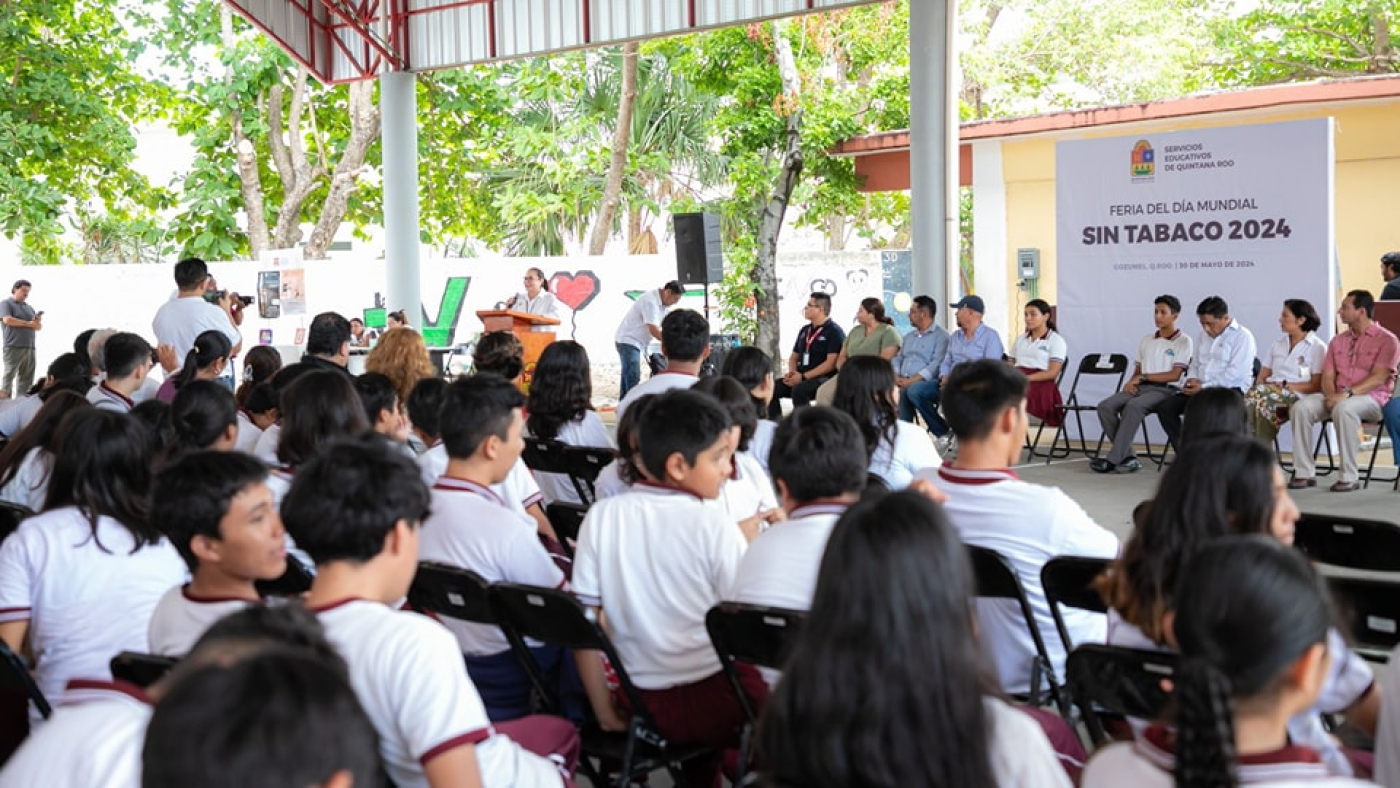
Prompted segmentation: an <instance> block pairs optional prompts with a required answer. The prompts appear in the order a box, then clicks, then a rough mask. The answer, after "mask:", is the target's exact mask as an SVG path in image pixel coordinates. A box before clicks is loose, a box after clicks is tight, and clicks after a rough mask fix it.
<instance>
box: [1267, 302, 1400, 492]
mask: <svg viewBox="0 0 1400 788" xmlns="http://www.w3.org/2000/svg"><path fill="white" fill-rule="evenodd" d="M1375 306H1376V300H1375V299H1374V298H1373V297H1372V296H1371V294H1370V293H1369V292H1367V291H1365V290H1353V291H1351V292H1350V293H1347V295H1346V298H1344V299H1342V306H1341V308H1339V309H1338V310H1337V316H1338V317H1340V318H1341V319H1342V322H1343V323H1345V324H1346V326H1347V329H1348V330H1347V331H1345V332H1343V333H1341V334H1338V335H1337V336H1336V337H1334V338H1333V339H1332V341H1331V342H1330V343H1329V344H1328V345H1327V358H1326V360H1325V361H1323V363H1322V392H1321V393H1318V394H1309V395H1307V396H1305V397H1303V398H1301V399H1299V400H1298V401H1297V402H1295V403H1294V404H1293V407H1292V408H1290V409H1289V418H1290V420H1291V421H1292V423H1293V480H1292V481H1291V482H1289V483H1288V486H1289V488H1290V489H1294V490H1297V489H1301V488H1303V487H1315V486H1317V479H1316V478H1315V476H1314V474H1315V473H1316V470H1315V468H1314V460H1313V455H1312V451H1311V449H1312V445H1313V425H1315V424H1317V423H1318V422H1320V421H1322V420H1324V419H1327V418H1330V419H1332V423H1333V424H1334V425H1335V426H1336V432H1337V444H1338V447H1337V448H1338V451H1339V452H1340V453H1341V455H1342V474H1341V478H1340V480H1338V481H1337V483H1336V484H1333V485H1332V488H1331V489H1332V492H1351V491H1352V490H1355V489H1357V488H1359V487H1360V486H1361V485H1360V484H1359V483H1358V482H1357V478H1358V476H1359V473H1358V471H1357V453H1358V452H1359V451H1360V450H1361V444H1360V441H1359V439H1358V433H1359V431H1360V429H1361V422H1363V421H1379V420H1380V418H1381V407H1382V406H1383V405H1384V404H1385V403H1386V402H1387V401H1388V400H1389V399H1390V392H1391V390H1392V389H1393V388H1394V386H1395V365H1396V363H1397V362H1400V340H1397V339H1396V338H1395V335H1394V334H1392V333H1390V332H1389V331H1387V330H1385V329H1384V328H1381V327H1380V325H1378V324H1377V323H1375V322H1373V321H1372V320H1371V316H1372V314H1373V313H1374V311H1375Z"/></svg>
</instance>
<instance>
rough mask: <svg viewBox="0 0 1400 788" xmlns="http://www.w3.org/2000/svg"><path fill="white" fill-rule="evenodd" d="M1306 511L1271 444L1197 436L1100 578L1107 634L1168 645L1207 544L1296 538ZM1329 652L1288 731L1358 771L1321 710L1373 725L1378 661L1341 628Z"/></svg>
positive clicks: (1338, 768) (1335, 763) (1145, 644)
mask: <svg viewBox="0 0 1400 788" xmlns="http://www.w3.org/2000/svg"><path fill="white" fill-rule="evenodd" d="M1298 516H1299V515H1298V507H1297V506H1296V505H1295V504H1294V502H1293V499H1292V498H1290V497H1289V495H1288V489H1287V486H1286V485H1285V484H1284V481H1283V473H1282V472H1281V471H1280V470H1279V467H1278V463H1276V462H1275V461H1274V456H1273V452H1272V451H1270V450H1269V449H1268V448H1267V447H1266V446H1264V445H1263V444H1262V443H1259V442H1258V441H1255V440H1252V439H1250V438H1245V437H1241V436H1238V435H1216V436H1207V437H1202V438H1199V439H1194V440H1193V441H1192V442H1190V443H1188V444H1187V445H1186V446H1185V448H1184V449H1183V451H1182V453H1181V454H1180V455H1179V456H1178V457H1177V460H1176V462H1175V463H1173V464H1172V466H1171V467H1169V468H1168V469H1167V470H1166V472H1165V473H1164V474H1163V475H1162V481H1161V484H1160V485H1159V487H1158V489H1157V495H1156V498H1155V499H1154V500H1153V501H1151V502H1150V504H1148V505H1147V506H1146V507H1145V508H1144V509H1143V511H1142V512H1141V513H1140V516H1139V517H1138V519H1137V522H1136V526H1137V527H1136V529H1135V530H1134V531H1133V535H1132V537H1131V538H1130V539H1129V540H1128V542H1127V544H1126V545H1124V547H1123V555H1122V557H1121V558H1120V559H1119V560H1118V561H1117V562H1115V563H1114V565H1113V567H1112V569H1111V570H1110V571H1109V573H1108V575H1106V576H1105V577H1104V578H1101V579H1100V581H1099V584H1098V587H1099V591H1100V593H1102V594H1103V597H1104V600H1105V601H1107V602H1108V604H1109V608H1110V609H1109V614H1108V619H1109V624H1108V642H1109V643H1110V644H1112V645H1115V646H1127V647H1129V648H1146V649H1167V648H1170V647H1171V641H1170V639H1169V638H1168V630H1167V629H1166V627H1165V625H1164V623H1163V620H1164V617H1165V616H1166V615H1167V613H1169V612H1170V611H1172V610H1173V609H1175V600H1174V599H1173V597H1172V592H1173V589H1175V588H1178V587H1179V586H1178V583H1179V582H1180V579H1181V577H1182V575H1183V574H1184V573H1185V569H1186V567H1187V566H1189V565H1190V564H1191V562H1192V561H1193V560H1194V558H1195V556H1196V555H1197V554H1198V553H1199V552H1200V551H1201V549H1202V548H1203V547H1205V546H1206V545H1208V544H1210V543H1212V542H1214V541H1215V540H1217V539H1219V538H1220V537H1223V536H1228V535H1231V534H1265V535H1270V536H1273V537H1274V538H1275V539H1278V540H1279V541H1281V542H1283V543H1284V544H1292V542H1293V530H1294V523H1296V522H1297V520H1298ZM1328 651H1329V652H1330V653H1331V656H1332V659H1331V666H1330V671H1329V674H1328V676H1327V680H1326V683H1325V685H1324V687H1323V690H1322V694H1321V696H1320V697H1319V698H1318V701H1317V706H1316V707H1315V708H1314V709H1313V710H1312V711H1311V712H1308V713H1305V714H1299V715H1297V716H1295V717H1294V718H1293V719H1292V720H1291V721H1290V722H1289V735H1290V736H1291V737H1292V739H1293V741H1294V742H1295V743H1298V744H1301V745H1303V746H1306V747H1311V748H1313V749H1315V750H1317V751H1318V752H1320V753H1322V756H1323V758H1324V760H1325V761H1326V763H1327V764H1328V766H1329V768H1331V769H1332V770H1333V772H1334V773H1336V774H1351V773H1352V768H1353V767H1352V765H1351V763H1350V762H1349V761H1348V759H1347V757H1346V755H1345V753H1343V752H1342V751H1341V750H1340V749H1339V748H1338V746H1337V745H1336V744H1335V743H1334V742H1333V741H1332V739H1331V737H1330V736H1329V735H1328V734H1327V732H1326V731H1325V730H1323V728H1322V723H1321V718H1320V716H1319V715H1320V714H1323V713H1327V714H1345V716H1346V718H1347V721H1348V722H1349V723H1352V724H1354V725H1356V726H1357V727H1358V728H1360V729H1361V730H1364V731H1368V732H1374V731H1375V726H1376V715H1377V714H1378V711H1379V708H1380V705H1381V698H1380V693H1379V692H1378V691H1377V690H1376V689H1375V687H1374V679H1373V677H1372V674H1371V669H1370V668H1369V667H1368V666H1367V665H1366V663H1365V661H1364V660H1362V659H1361V658H1360V657H1358V656H1357V655H1356V654H1354V653H1352V651H1351V650H1350V649H1348V648H1347V646H1346V643H1345V641H1344V640H1343V639H1342V637H1341V635H1340V634H1339V633H1338V632H1337V631H1336V630H1332V631H1331V632H1330V633H1329V635H1328Z"/></svg>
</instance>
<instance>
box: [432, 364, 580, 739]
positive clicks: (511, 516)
mask: <svg viewBox="0 0 1400 788" xmlns="http://www.w3.org/2000/svg"><path fill="white" fill-rule="evenodd" d="M524 404H525V397H524V395H522V394H521V393H520V390H519V389H517V388H516V387H515V386H512V385H511V384H510V383H509V382H508V381H505V380H502V379H501V378H499V377H497V376H495V375H491V374H481V375H474V376H472V377H469V378H462V379H460V380H457V381H456V382H455V383H453V384H452V385H451V386H449V387H448V390H447V393H446V395H445V396H444V397H443V402H442V409H441V421H440V424H439V429H440V430H441V434H442V444H443V446H445V447H447V456H448V457H449V459H448V462H447V472H446V473H444V474H443V475H442V476H440V477H438V480H437V483H436V484H434V485H433V489H432V501H431V504H430V505H431V509H432V514H431V515H429V517H428V519H427V520H426V521H425V522H424V523H423V525H424V530H423V535H422V538H421V541H420V543H419V557H420V558H421V559H422V560H424V561H435V562H437V563H442V564H448V565H449V566H456V567H460V568H462V569H470V570H471V571H473V572H475V573H477V574H478V575H480V576H481V577H482V578H483V579H484V580H486V581H487V582H491V583H496V582H507V583H524V584H526V585H534V586H545V587H547V588H560V587H563V586H564V585H565V584H566V580H565V577H564V573H563V572H561V571H560V569H559V567H558V566H556V565H555V564H554V561H553V560H551V557H550V555H549V553H547V552H545V549H544V547H543V546H542V545H541V544H540V540H539V539H538V538H537V536H536V533H535V523H534V521H533V520H531V519H530V518H529V517H527V516H525V515H523V514H521V513H519V512H517V511H515V510H514V509H511V508H510V507H508V506H506V504H505V502H504V501H502V500H501V499H500V498H499V497H497V496H496V494H495V493H493V492H491V485H493V484H499V483H500V482H501V481H502V480H503V479H505V477H506V475H507V474H509V473H510V469H511V468H512V467H514V465H515V461H516V460H517V459H519V458H520V451H521V449H522V448H524V445H525V442H524V439H523V438H522V437H521V431H522V428H523V427H522V425H523V419H522V417H521V407H522V406H523V405H524ZM484 523H490V524H491V527H489V528H482V527H481V526H482V524H484ZM443 625H444V626H446V627H447V628H448V629H449V630H451V631H452V634H454V635H456V636H457V643H458V644H459V645H460V647H461V650H462V653H463V654H465V655H466V657H467V672H468V673H470V674H471V677H472V683H473V684H475V685H476V689H477V692H478V693H479V694H480V695H481V700H482V702H483V703H484V704H485V705H486V713H487V715H488V716H489V717H490V718H491V719H493V720H510V719H515V718H517V717H523V716H525V715H526V714H529V713H530V691H531V687H530V680H529V677H528V676H527V675H526V674H525V672H524V671H523V670H522V669H521V667H520V663H519V662H518V661H516V657H515V654H514V653H513V652H512V651H511V648H510V641H509V640H507V639H506V636H505V635H504V634H503V633H502V632H501V629H500V628H499V627H494V626H489V625H484V624H469V623H466V622H461V621H454V620H452V619H443ZM535 652H536V654H535V655H536V658H537V659H538V660H539V661H540V663H541V667H542V668H543V669H545V670H546V671H550V670H557V668H558V663H559V660H560V653H559V650H558V649H556V648H544V647H540V648H536V649H535Z"/></svg>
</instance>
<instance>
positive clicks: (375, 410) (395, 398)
mask: <svg viewBox="0 0 1400 788" xmlns="http://www.w3.org/2000/svg"><path fill="white" fill-rule="evenodd" d="M403 333H405V334H412V333H415V332H412V331H405V332H403ZM355 393H357V394H359V395H360V402H361V403H362V404H363V405H364V408H365V418H366V419H367V420H368V421H369V428H370V429H372V430H374V431H375V432H376V433H378V434H380V435H383V436H384V437H385V438H388V439H389V440H391V441H393V442H394V443H397V444H400V445H402V446H403V447H404V448H405V451H408V448H407V447H408V432H409V427H408V414H407V412H405V408H404V406H403V400H402V399H400V398H399V392H398V389H396V388H395V387H394V382H393V381H392V380H389V378H388V377H387V376H385V375H382V374H380V373H378V372H366V373H365V374H363V375H360V376H358V377H356V378H355Z"/></svg>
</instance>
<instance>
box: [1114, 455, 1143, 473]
mask: <svg viewBox="0 0 1400 788" xmlns="http://www.w3.org/2000/svg"><path fill="white" fill-rule="evenodd" d="M1140 470H1142V460H1139V459H1138V458H1136V457H1130V458H1128V459H1126V460H1124V461H1123V463H1122V464H1121V465H1119V466H1118V472H1119V473H1137V472H1138V471H1140Z"/></svg>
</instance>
